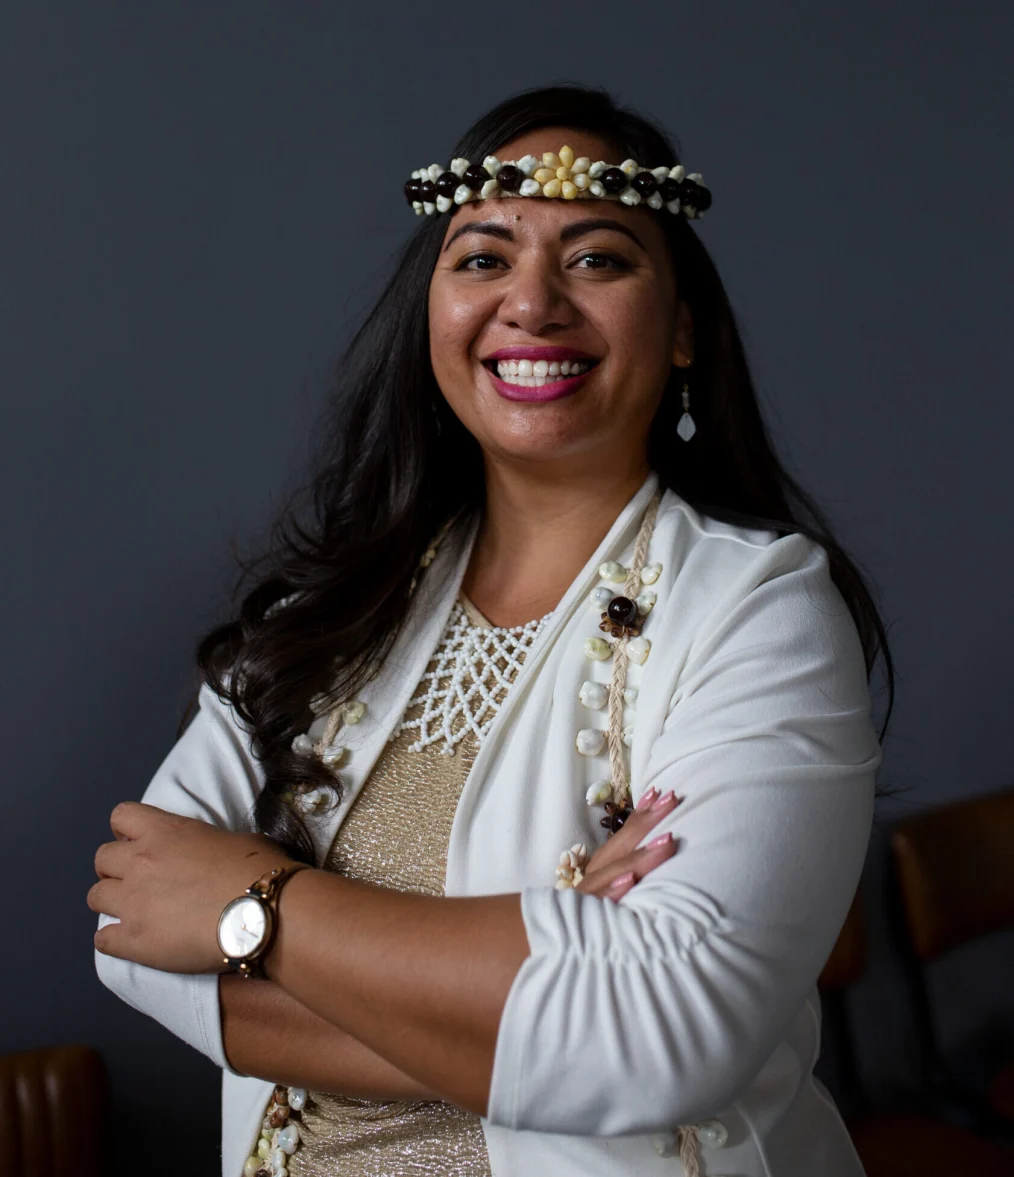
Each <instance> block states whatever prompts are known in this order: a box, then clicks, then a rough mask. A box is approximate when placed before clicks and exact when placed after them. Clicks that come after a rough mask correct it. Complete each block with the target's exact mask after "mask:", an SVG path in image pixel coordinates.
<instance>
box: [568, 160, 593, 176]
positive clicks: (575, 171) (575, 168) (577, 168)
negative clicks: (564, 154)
mask: <svg viewBox="0 0 1014 1177" xmlns="http://www.w3.org/2000/svg"><path fill="white" fill-rule="evenodd" d="M590 167H591V160H590V159H589V158H588V156H587V155H579V156H578V157H577V159H575V160H574V162H573V163H572V164H571V165H570V174H571V175H572V176H577V175H580V174H581V173H582V172H586V171H587V170H588V169H589V168H590Z"/></svg>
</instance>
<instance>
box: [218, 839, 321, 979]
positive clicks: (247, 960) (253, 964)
mask: <svg viewBox="0 0 1014 1177" xmlns="http://www.w3.org/2000/svg"><path fill="white" fill-rule="evenodd" d="M312 869H313V868H312V867H311V866H310V864H309V863H308V862H293V863H290V864H289V865H288V866H285V867H281V866H276V867H274V868H273V869H272V870H269V871H265V873H264V874H262V875H261V877H260V878H259V879H256V880H255V881H254V882H252V883H251V884H250V886H249V887H247V889H246V894H247V895H252V896H253V897H254V898H255V899H260V900H262V901H263V902H264V903H265V904H267V906H268V907H269V908H270V909H271V921H270V922H271V933H270V935H269V936H268V938H267V939H266V940H265V941H264V943H263V944H262V945H261V946H260V948H259V949H258V950H257V951H256V952H255V953H253V954H252V955H251V956H247V957H244V958H243V961H242V963H241V964H239V965H234V966H233V967H234V968H235V969H236V971H237V972H238V973H240V974H241V975H242V976H244V977H258V978H260V979H261V980H264V979H265V972H264V966H263V964H262V963H261V960H262V958H263V957H264V956H265V954H266V953H267V952H268V950H269V949H270V947H271V945H272V944H273V943H274V942H275V937H276V936H277V935H278V893H279V891H281V889H282V884H283V883H286V882H288V880H289V879H291V878H292V876H293V875H294V874H296V873H297V872H298V871H301V870H312ZM226 960H227V961H228V958H226Z"/></svg>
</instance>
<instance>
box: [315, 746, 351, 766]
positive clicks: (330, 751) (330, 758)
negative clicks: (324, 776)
mask: <svg viewBox="0 0 1014 1177" xmlns="http://www.w3.org/2000/svg"><path fill="white" fill-rule="evenodd" d="M320 758H321V760H323V761H324V763H325V764H326V765H327V766H328V768H334V766H335V765H336V764H341V762H342V761H343V760H344V759H345V745H344V744H332V745H331V746H330V747H328V748H325V749H324V751H323V752H321V754H320Z"/></svg>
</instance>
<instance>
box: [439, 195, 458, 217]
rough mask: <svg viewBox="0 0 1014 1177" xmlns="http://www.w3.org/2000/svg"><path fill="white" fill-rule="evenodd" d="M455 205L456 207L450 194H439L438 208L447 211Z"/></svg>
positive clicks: (443, 211)
mask: <svg viewBox="0 0 1014 1177" xmlns="http://www.w3.org/2000/svg"><path fill="white" fill-rule="evenodd" d="M453 207H454V201H453V200H451V198H450V197H449V196H438V197H437V210H438V211H439V212H442V213H445V212H447V210H448V209H451V208H453Z"/></svg>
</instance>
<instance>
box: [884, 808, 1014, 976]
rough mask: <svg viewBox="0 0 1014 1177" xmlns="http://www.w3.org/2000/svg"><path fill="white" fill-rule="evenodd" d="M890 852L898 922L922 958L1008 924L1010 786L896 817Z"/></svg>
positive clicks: (1013, 847)
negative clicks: (899, 912) (899, 910)
mask: <svg viewBox="0 0 1014 1177" xmlns="http://www.w3.org/2000/svg"><path fill="white" fill-rule="evenodd" d="M891 855H892V858H893V861H894V877H895V883H896V886H897V890H898V899H899V901H900V904H901V908H902V912H903V914H904V924H905V928H906V930H907V932H908V938H909V940H910V942H911V948H912V951H913V952H914V953H915V956H916V957H917V958H918V959H919V960H920V961H922V962H923V963H925V962H927V961H929V960H932V959H933V958H934V957H937V956H939V955H940V954H941V953H942V952H946V951H947V949H949V948H953V947H955V946H956V945H958V944H963V943H964V942H965V941H968V940H972V939H974V938H975V937H977V936H983V935H985V934H986V933H988V932H993V931H998V930H999V929H1001V928H1007V927H1014V790H1007V791H1005V792H1002V793H995V794H993V795H991V796H987V797H975V798H973V799H972V800H970V801H959V802H957V803H955V804H951V805H942V806H939V807H938V808H935V809H933V810H931V811H929V812H927V813H920V814H919V815H918V816H916V817H910V818H908V819H907V820H906V821H902V822H899V823H898V824H897V825H895V827H894V830H893V832H892V834H891Z"/></svg>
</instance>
